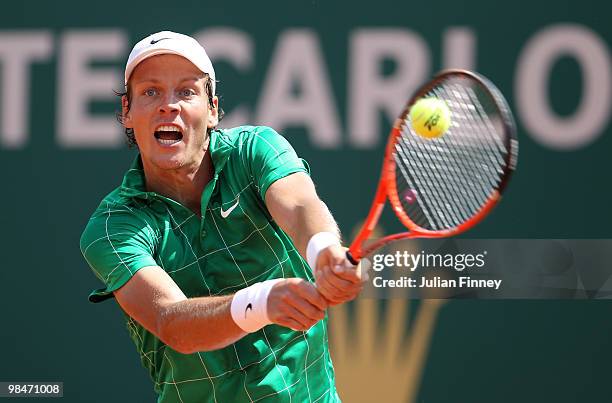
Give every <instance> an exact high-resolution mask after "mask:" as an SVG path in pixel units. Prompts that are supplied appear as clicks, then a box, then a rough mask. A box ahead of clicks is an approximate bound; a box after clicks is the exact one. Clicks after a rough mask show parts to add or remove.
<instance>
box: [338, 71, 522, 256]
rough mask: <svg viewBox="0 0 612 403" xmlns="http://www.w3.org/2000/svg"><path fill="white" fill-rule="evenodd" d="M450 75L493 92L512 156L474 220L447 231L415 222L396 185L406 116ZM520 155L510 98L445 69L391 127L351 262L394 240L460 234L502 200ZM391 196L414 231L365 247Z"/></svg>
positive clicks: (476, 77)
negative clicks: (399, 144) (397, 154)
mask: <svg viewBox="0 0 612 403" xmlns="http://www.w3.org/2000/svg"><path fill="white" fill-rule="evenodd" d="M450 76H463V77H464V78H469V79H472V80H475V81H477V82H478V83H479V84H480V85H482V87H483V88H484V89H485V90H486V91H487V92H488V93H489V95H490V96H491V97H492V98H493V99H495V101H496V102H495V103H496V105H497V108H498V112H499V114H500V116H501V117H502V118H503V120H502V121H503V123H504V125H503V126H504V130H505V131H506V144H505V145H506V149H507V150H508V155H507V157H506V161H505V162H506V167H505V169H504V173H503V174H502V177H501V180H500V183H499V186H498V188H497V189H495V190H494V191H493V192H492V193H491V195H489V198H488V199H487V201H486V202H485V204H484V205H483V206H482V207H481V208H480V210H478V212H476V213H475V214H474V215H473V216H472V217H471V218H470V219H468V220H467V221H465V222H463V223H462V224H460V225H458V226H457V227H454V228H451V229H446V230H438V231H432V230H427V229H425V228H422V227H420V226H418V225H417V224H415V223H414V221H412V220H411V219H410V217H408V215H407V214H406V212H405V211H404V208H403V207H402V204H401V202H400V199H399V196H398V192H397V188H396V176H395V173H396V169H395V166H396V163H395V158H394V153H395V144H396V142H397V139H398V137H400V136H401V128H402V125H403V122H404V121H405V118H406V116H407V115H408V113H410V108H411V107H412V105H413V104H414V103H415V102H416V101H417V100H418V99H419V98H421V97H422V96H424V95H425V94H427V93H428V92H429V91H430V90H431V89H433V88H434V87H436V85H438V84H439V83H440V82H442V81H444V80H446V79H448V78H449V77H450ZM517 154H518V141H517V139H516V126H515V124H514V119H513V117H512V113H511V112H510V108H509V107H508V104H507V102H506V100H505V99H504V98H503V96H502V95H501V93H500V92H499V90H498V89H497V88H496V87H495V85H493V84H492V83H491V82H490V81H489V80H487V79H486V78H485V77H483V76H481V75H479V74H476V73H473V72H470V71H467V70H457V69H453V70H445V71H442V72H441V73H439V74H438V75H437V76H436V77H434V79H432V80H431V81H430V82H429V83H427V84H425V85H424V86H423V87H421V88H420V89H419V90H418V91H417V92H416V94H415V95H414V96H413V97H412V99H411V100H410V102H408V104H407V107H406V108H405V109H404V111H403V113H402V114H401V115H400V117H399V118H398V119H397V120H396V121H395V124H394V126H393V128H392V129H391V134H390V136H389V140H388V142H387V146H386V150H385V158H384V162H383V168H382V172H381V177H380V180H379V182H378V188H377V190H376V196H375V197H374V201H373V202H372V207H371V208H370V212H369V213H368V217H367V218H366V221H365V223H364V225H363V227H362V228H361V230H360V231H359V233H358V234H357V237H356V238H355V239H354V240H353V242H352V243H351V246H350V247H349V250H348V251H347V257H348V259H349V260H350V261H351V263H353V264H355V265H356V264H357V263H359V260H361V258H363V257H364V256H366V255H368V254H369V253H371V252H373V251H374V250H376V249H378V248H380V247H382V246H383V245H385V244H387V243H389V242H392V241H396V240H400V239H410V238H444V237H449V236H453V235H457V234H459V233H462V232H464V231H466V230H468V229H470V228H472V227H473V226H475V225H476V224H478V223H479V222H480V221H482V219H483V218H484V217H485V216H486V215H487V214H489V212H490V211H491V210H492V209H493V207H494V206H495V205H496V204H497V203H498V202H499V200H500V198H501V193H502V191H503V189H504V188H505V186H506V184H507V181H508V179H509V177H510V174H511V172H512V171H513V170H514V168H515V166H516V158H517ZM387 199H389V202H390V204H391V206H392V208H393V211H394V212H395V214H396V216H397V217H398V218H399V219H400V221H401V223H402V224H403V225H405V226H406V227H407V228H408V229H409V230H410V231H407V232H402V233H398V234H393V235H388V236H385V237H383V238H381V239H378V240H376V241H373V242H372V243H371V244H370V245H368V246H367V247H364V242H365V241H366V240H367V239H368V238H369V237H370V235H371V234H372V231H373V230H374V227H375V226H376V224H377V223H378V220H379V218H380V215H381V213H382V211H383V208H384V207H385V203H386V201H387Z"/></svg>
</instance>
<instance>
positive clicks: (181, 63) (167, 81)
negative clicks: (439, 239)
mask: <svg viewBox="0 0 612 403" xmlns="http://www.w3.org/2000/svg"><path fill="white" fill-rule="evenodd" d="M205 83H206V76H205V74H204V73H202V72H201V71H200V70H199V69H198V68H197V67H196V66H194V65H193V64H192V63H191V62H190V61H188V60H187V59H185V58H183V57H181V56H177V55H167V54H165V55H157V56H152V57H150V58H148V59H145V60H144V61H142V62H141V63H140V64H138V66H136V69H134V72H133V73H132V75H131V77H130V87H131V88H130V90H131V104H130V110H129V111H127V99H126V98H125V97H124V99H123V115H124V117H125V119H124V125H125V127H127V128H132V129H134V135H135V137H136V142H137V143H138V148H139V150H140V154H141V157H142V161H143V164H144V165H145V167H149V168H153V169H161V170H176V169H180V168H183V167H186V168H190V167H194V168H197V166H199V164H200V162H201V161H202V158H203V157H204V153H205V143H206V142H207V141H208V136H207V129H208V128H213V127H215V126H216V125H217V123H218V116H217V102H218V101H217V98H216V97H215V98H214V99H213V104H214V107H212V108H211V106H210V105H209V102H208V95H207V93H206V88H205Z"/></svg>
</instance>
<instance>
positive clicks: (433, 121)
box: [410, 97, 451, 139]
mask: <svg viewBox="0 0 612 403" xmlns="http://www.w3.org/2000/svg"><path fill="white" fill-rule="evenodd" d="M410 120H411V121H412V128H413V129H414V131H415V132H416V133H417V134H418V135H419V136H421V137H425V138H428V139H433V138H436V137H440V136H442V135H443V134H444V133H446V131H447V130H448V128H449V127H450V124H451V113H450V110H449V109H448V106H446V103H445V102H444V101H442V100H440V99H438V98H433V97H431V98H421V99H419V100H418V101H417V102H415V104H414V105H412V108H410Z"/></svg>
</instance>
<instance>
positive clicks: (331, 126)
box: [256, 29, 342, 148]
mask: <svg viewBox="0 0 612 403" xmlns="http://www.w3.org/2000/svg"><path fill="white" fill-rule="evenodd" d="M325 67H326V66H325V63H324V60H323V55H322V53H321V49H320V47H319V41H318V37H317V35H316V33H315V32H314V31H312V30H308V29H290V30H287V31H285V32H283V33H281V35H280V37H279V39H278V44H277V47H276V50H275V52H274V57H273V59H272V61H271V63H270V67H269V69H268V72H267V75H266V79H265V82H264V85H263V91H262V93H261V94H260V98H259V102H258V104H257V114H256V121H257V122H258V123H259V124H266V125H269V126H272V127H274V128H275V129H276V130H278V131H280V132H282V131H283V129H285V128H286V127H290V126H298V125H299V126H305V127H306V128H307V129H308V133H309V135H310V140H311V142H312V144H314V145H315V146H316V147H319V148H338V147H339V146H340V144H341V131H342V129H341V128H340V122H339V116H338V111H337V109H336V102H335V100H334V96H333V92H332V87H331V83H330V82H329V77H328V75H327V72H326V69H325ZM295 88H298V89H299V91H298V93H297V94H295V91H294V89H295Z"/></svg>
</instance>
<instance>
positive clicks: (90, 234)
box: [80, 208, 158, 302]
mask: <svg viewBox="0 0 612 403" xmlns="http://www.w3.org/2000/svg"><path fill="white" fill-rule="evenodd" d="M155 239H156V237H155V234H154V232H153V230H152V229H151V227H150V226H149V225H148V224H147V222H146V221H145V220H144V219H143V218H140V217H138V216H136V215H135V213H134V212H130V211H123V210H119V211H117V210H112V209H111V208H109V209H108V210H107V211H106V212H105V211H104V210H101V211H98V212H96V213H95V214H94V216H93V217H92V218H91V219H90V221H89V223H88V224H87V227H86V228H85V231H83V234H82V236H81V242H80V247H81V253H83V256H84V257H85V260H87V263H88V264H89V266H90V267H91V269H92V270H93V272H94V273H95V275H96V276H97V277H98V278H99V279H100V280H101V281H102V282H103V283H104V285H105V287H103V288H100V289H97V290H94V291H93V292H92V293H91V294H90V295H89V300H90V301H91V302H101V301H104V300H105V299H108V298H112V297H113V294H112V293H113V291H115V290H117V289H119V288H121V287H122V286H123V285H124V284H125V283H127V282H128V280H129V279H130V278H132V276H133V275H134V274H135V273H136V272H137V271H138V270H140V269H141V268H143V267H146V266H158V264H157V263H156V261H155V259H154V258H153V256H154V251H155Z"/></svg>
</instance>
